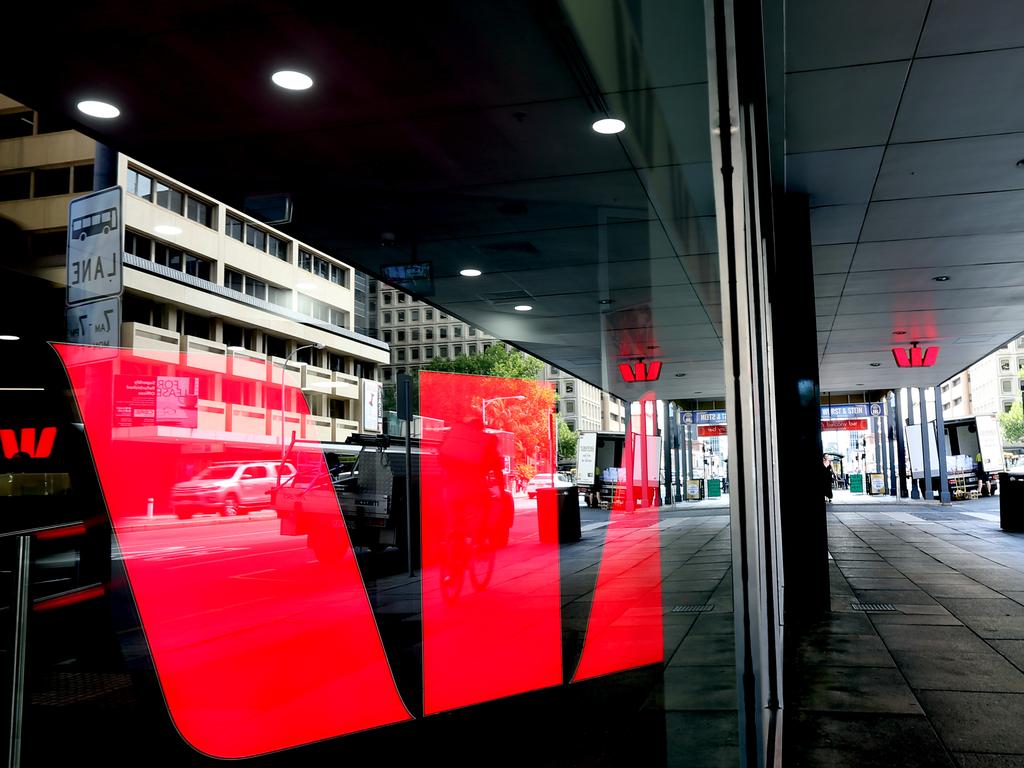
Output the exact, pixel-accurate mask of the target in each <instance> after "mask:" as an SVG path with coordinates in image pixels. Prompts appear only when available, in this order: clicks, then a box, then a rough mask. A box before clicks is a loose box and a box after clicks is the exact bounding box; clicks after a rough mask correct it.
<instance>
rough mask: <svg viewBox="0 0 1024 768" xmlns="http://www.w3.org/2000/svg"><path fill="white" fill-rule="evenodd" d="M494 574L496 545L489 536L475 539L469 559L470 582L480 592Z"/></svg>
mask: <svg viewBox="0 0 1024 768" xmlns="http://www.w3.org/2000/svg"><path fill="white" fill-rule="evenodd" d="M493 574H494V545H493V544H492V543H491V539H490V537H489V536H483V537H481V538H479V539H474V540H473V544H472V551H471V553H470V558H469V580H470V581H471V582H472V583H473V588H474V589H476V590H477V591H478V592H479V591H480V590H482V589H484V588H485V587H486V586H487V585H488V584H489V583H490V581H491V576H492V575H493Z"/></svg>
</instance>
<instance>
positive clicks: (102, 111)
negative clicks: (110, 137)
mask: <svg viewBox="0 0 1024 768" xmlns="http://www.w3.org/2000/svg"><path fill="white" fill-rule="evenodd" d="M78 111H79V112H82V113H83V114H86V115H88V116H89V117H99V118H102V119H104V120H110V119H111V118H114V117H117V116H118V115H120V114H121V110H120V109H118V108H117V107H115V106H114V105H113V104H107V102H105V101H90V100H86V101H80V102H78Z"/></svg>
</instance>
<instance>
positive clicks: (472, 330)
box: [469, 325, 476, 336]
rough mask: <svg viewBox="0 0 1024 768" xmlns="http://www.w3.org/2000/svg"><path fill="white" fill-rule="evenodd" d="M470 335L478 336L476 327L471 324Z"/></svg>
mask: <svg viewBox="0 0 1024 768" xmlns="http://www.w3.org/2000/svg"><path fill="white" fill-rule="evenodd" d="M469 335H470V336H476V328H474V327H473V326H472V325H471V326H469Z"/></svg>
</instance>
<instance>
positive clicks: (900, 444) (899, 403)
mask: <svg viewBox="0 0 1024 768" xmlns="http://www.w3.org/2000/svg"><path fill="white" fill-rule="evenodd" d="M902 392H903V390H899V389H898V390H896V393H895V394H896V397H895V400H896V458H897V461H898V462H899V465H898V469H899V473H900V475H899V477H900V481H899V486H900V498H901V499H905V498H907V446H906V445H905V443H904V436H903V395H902Z"/></svg>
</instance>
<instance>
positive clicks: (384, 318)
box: [381, 312, 391, 325]
mask: <svg viewBox="0 0 1024 768" xmlns="http://www.w3.org/2000/svg"><path fill="white" fill-rule="evenodd" d="M381 322H383V323H387V324H388V325H390V324H391V313H390V312H385V313H384V314H383V316H382V318H381Z"/></svg>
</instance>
